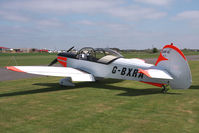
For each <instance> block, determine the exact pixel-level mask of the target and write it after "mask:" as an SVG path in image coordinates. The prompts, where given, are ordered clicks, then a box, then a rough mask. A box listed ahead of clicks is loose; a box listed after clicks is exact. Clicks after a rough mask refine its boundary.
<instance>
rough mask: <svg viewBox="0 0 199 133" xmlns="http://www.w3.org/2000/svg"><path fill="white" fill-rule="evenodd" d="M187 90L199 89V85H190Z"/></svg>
mask: <svg viewBox="0 0 199 133" xmlns="http://www.w3.org/2000/svg"><path fill="white" fill-rule="evenodd" d="M189 89H199V85H192V86H191V87H190V88H189Z"/></svg>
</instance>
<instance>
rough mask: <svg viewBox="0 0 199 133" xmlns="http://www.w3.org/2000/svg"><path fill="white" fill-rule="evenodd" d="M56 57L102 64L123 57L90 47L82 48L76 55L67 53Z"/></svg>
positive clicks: (107, 49) (116, 53)
mask: <svg viewBox="0 0 199 133" xmlns="http://www.w3.org/2000/svg"><path fill="white" fill-rule="evenodd" d="M58 56H63V57H70V58H75V59H79V60H87V61H92V62H98V63H103V64H109V63H111V62H112V61H114V60H116V59H118V58H121V57H123V56H122V55H121V54H120V53H118V52H116V51H114V50H112V49H109V48H95V49H94V48H92V47H84V48H82V49H81V50H79V51H78V52H76V53H73V52H69V51H68V52H67V53H59V54H58Z"/></svg>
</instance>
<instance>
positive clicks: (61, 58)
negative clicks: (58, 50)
mask: <svg viewBox="0 0 199 133" xmlns="http://www.w3.org/2000/svg"><path fill="white" fill-rule="evenodd" d="M57 60H58V61H59V63H60V64H61V65H62V66H64V67H67V58H66V57H61V56H58V57H57Z"/></svg>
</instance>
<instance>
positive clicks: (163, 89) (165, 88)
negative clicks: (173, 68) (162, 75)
mask: <svg viewBox="0 0 199 133" xmlns="http://www.w3.org/2000/svg"><path fill="white" fill-rule="evenodd" d="M162 87H163V88H162V90H161V92H162V93H164V94H166V93H167V91H168V90H169V88H167V87H168V86H165V85H163V86H162Z"/></svg>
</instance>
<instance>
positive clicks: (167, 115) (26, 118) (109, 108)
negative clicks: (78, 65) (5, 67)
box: [0, 61, 199, 133]
mask: <svg viewBox="0 0 199 133" xmlns="http://www.w3.org/2000/svg"><path fill="white" fill-rule="evenodd" d="M189 63H190V66H191V71H192V75H193V84H192V86H191V87H190V89H188V90H169V92H168V94H162V93H160V89H159V88H156V87H153V86H150V85H146V84H143V83H139V82H134V81H123V80H112V79H105V80H102V81H98V82H96V83H82V82H77V83H76V87H61V86H60V85H59V84H58V80H59V79H60V78H58V77H37V78H32V79H21V80H15V81H4V82H0V132H2V133H13V132H16V133H23V132H24V133H27V132H28V133H37V132H41V133H49V132H55V133H60V132H62V133H80V132H81V133H84V132H85V133H120V132H122V133H149V132H151V133H160V132H161V133H168V132H169V133H171V132H172V133H179V132H186V133H198V132H199V128H198V127H199V104H198V103H199V102H198V101H199V71H198V66H199V61H190V62H189Z"/></svg>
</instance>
